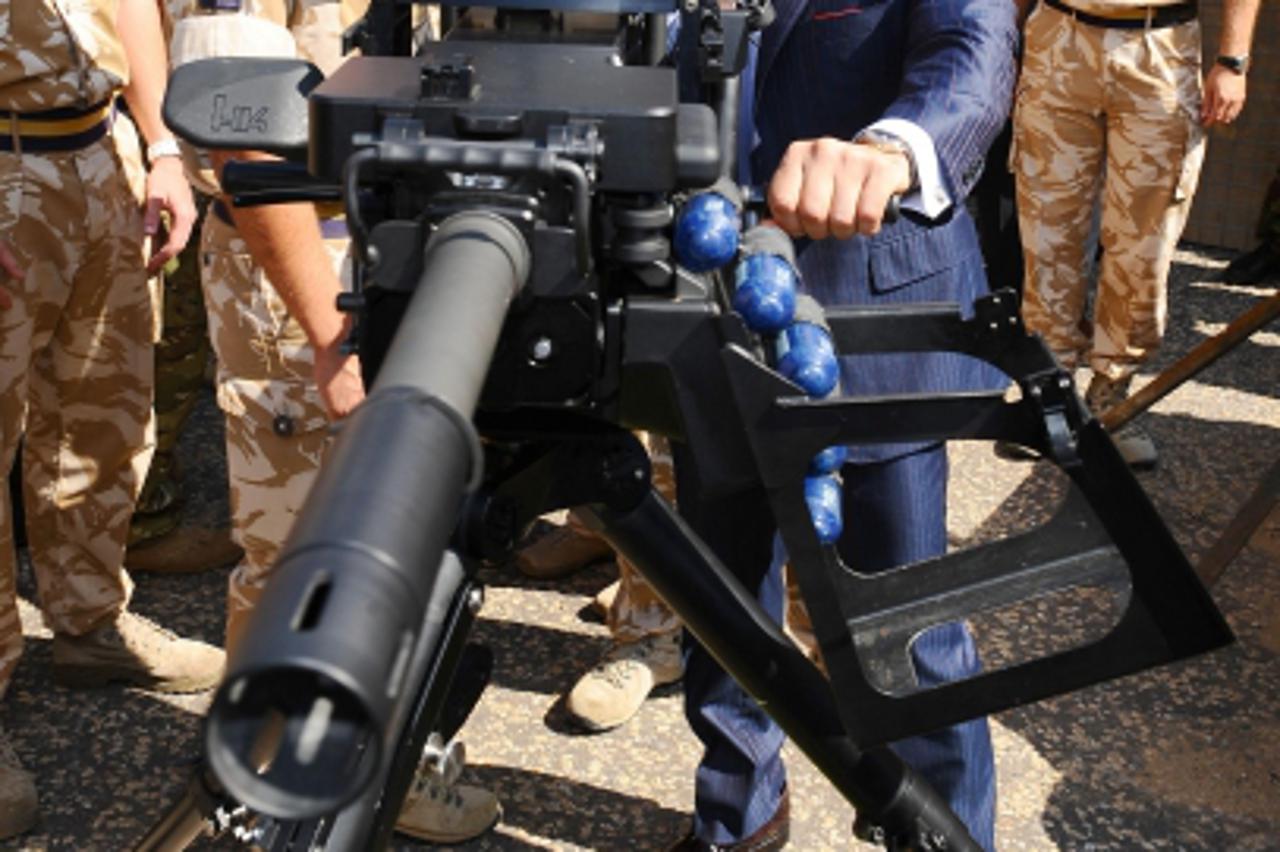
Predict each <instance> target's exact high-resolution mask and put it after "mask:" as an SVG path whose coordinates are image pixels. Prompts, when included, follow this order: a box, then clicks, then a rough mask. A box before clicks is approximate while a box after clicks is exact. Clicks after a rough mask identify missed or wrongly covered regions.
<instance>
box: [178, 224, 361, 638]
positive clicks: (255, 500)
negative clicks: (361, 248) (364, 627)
mask: <svg viewBox="0 0 1280 852" xmlns="http://www.w3.org/2000/svg"><path fill="white" fill-rule="evenodd" d="M325 245H326V247H327V248H328V250H329V252H330V256H331V257H332V259H333V262H334V265H335V268H341V265H342V263H343V259H344V257H345V256H346V251H347V240H346V239H329V240H326V242H325ZM200 264H201V280H202V282H203V285H204V296H205V306H206V310H207V313H208V321H209V338H210V340H211V341H212V343H213V350H214V354H215V355H216V356H217V359H218V378H217V398H218V406H219V407H220V408H221V409H222V411H223V413H224V414H225V415H226V436H227V478H228V480H229V483H230V491H231V523H232V535H233V537H234V538H235V540H236V543H237V544H239V545H240V546H241V547H243V548H244V559H243V561H241V563H240V564H239V565H238V566H236V568H235V569H234V570H233V571H232V572H231V576H230V578H229V580H228V590H227V591H228V594H227V648H228V650H230V649H231V646H232V644H233V643H234V641H235V638H236V636H238V635H239V632H240V630H241V629H242V627H243V624H244V616H245V615H246V614H247V613H248V612H249V611H250V610H251V609H252V608H253V606H254V604H256V603H257V601H258V599H259V597H261V595H262V589H263V588H264V586H265V585H266V582H267V578H268V576H269V575H270V572H271V569H272V567H273V566H274V565H275V561H276V557H277V555H278V554H279V552H280V547H281V546H282V545H283V544H284V540H285V538H286V537H287V536H288V534H289V530H290V529H291V528H292V527H293V522H294V520H295V519H296V518H297V516H298V512H299V510H300V509H301V508H302V503H303V501H304V500H305V499H306V496H307V492H308V491H310V490H311V483H312V482H313V481H314V479H315V476H316V473H317V471H318V470H319V469H320V463H321V461H322V460H323V458H324V454H325V451H326V449H327V448H328V446H329V444H330V432H329V428H328V418H327V417H326V415H325V410H324V405H323V404H322V402H321V400H320V393H319V391H318V390H317V389H316V387H315V379H314V378H313V377H312V363H313V352H312V349H311V345H310V343H308V342H307V337H306V334H305V333H304V332H303V331H302V328H301V326H299V325H298V323H297V321H296V320H294V319H293V317H291V316H290V315H289V312H288V310H287V309H286V308H285V305H284V302H283V301H282V300H281V298H280V295H279V294H278V293H277V292H276V290H275V288H274V287H272V286H271V282H270V281H268V280H267V278H266V275H265V274H264V273H263V271H262V269H261V268H259V267H258V266H257V265H256V264H255V263H254V262H253V259H252V258H251V257H250V256H249V253H248V249H247V247H246V246H245V244H244V241H243V240H242V239H240V237H239V235H238V234H237V233H236V231H235V229H234V228H232V227H231V226H230V225H228V224H227V223H226V222H224V221H222V219H221V218H219V217H218V216H217V215H214V214H213V213H212V212H211V213H210V214H209V215H208V216H206V217H205V223H204V228H203V229H202V231H201V238H200Z"/></svg>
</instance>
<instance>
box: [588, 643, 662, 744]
mask: <svg viewBox="0 0 1280 852" xmlns="http://www.w3.org/2000/svg"><path fill="white" fill-rule="evenodd" d="M682 677H684V660H683V658H682V657H681V655H680V631H679V630H674V631H672V632H670V633H661V634H659V635H657V636H646V637H645V638H643V639H640V640H638V641H635V642H620V643H618V644H616V645H614V646H613V647H612V648H611V649H610V650H609V652H608V653H607V654H605V655H604V658H603V659H601V660H600V662H599V663H597V664H596V667H595V668H593V669H592V670H591V671H589V672H587V673H586V674H584V675H583V676H582V677H581V678H580V679H579V680H578V682H577V683H576V684H574V687H573V689H572V690H570V691H569V694H568V695H567V696H566V697H565V709H567V710H568V711H569V713H570V714H572V716H573V717H574V719H576V720H577V721H578V722H579V723H580V724H581V725H583V726H584V727H585V728H587V729H588V730H592V731H607V730H609V729H611V728H616V727H618V726H619V725H621V724H622V723H623V722H625V721H627V720H628V719H630V718H631V717H632V716H634V715H635V714H636V713H637V712H638V711H639V710H640V706H641V705H642V704H644V700H645V699H646V698H648V697H649V693H650V692H652V691H653V689H654V688H655V687H658V686H662V685H664V684H668V683H675V682H676V681H678V680H679V679H680V678H682Z"/></svg>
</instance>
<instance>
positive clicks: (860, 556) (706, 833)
mask: <svg viewBox="0 0 1280 852" xmlns="http://www.w3.org/2000/svg"><path fill="white" fill-rule="evenodd" d="M682 467H683V468H685V469H686V471H687V469H688V468H689V467H690V466H689V465H680V463H679V456H678V455H677V465H676V470H677V475H678V476H679V475H681V474H680V471H681V468H682ZM841 475H842V478H843V480H844V519H845V532H844V535H843V537H842V538H841V541H840V543H839V545H838V549H839V550H840V554H841V557H842V558H843V559H844V561H845V563H846V564H848V565H850V566H851V567H853V568H855V569H856V570H859V571H863V572H872V571H882V570H885V569H888V568H892V567H895V566H898V565H904V564H908V563H912V562H917V561H920V560H922V559H927V558H929V557H933V556H937V555H940V554H942V553H944V552H945V550H946V480H947V458H946V451H945V449H944V448H943V447H942V446H938V447H936V448H932V449H926V450H923V451H920V452H916V453H912V454H910V455H906V456H901V457H898V458H895V459H891V460H889V461H885V462H879V463H875V464H859V465H846V466H845V468H844V469H843V471H842V472H841ZM688 479H689V477H688V476H682V478H681V480H680V484H679V485H678V486H677V489H678V492H679V494H680V506H681V511H682V512H683V513H686V516H688V519H689V520H690V522H691V524H692V525H693V527H694V528H695V529H697V530H698V531H699V533H700V534H701V535H702V536H703V537H704V538H705V539H706V540H707V543H708V544H709V545H710V546H711V547H712V548H713V549H715V550H716V552H717V554H718V555H719V556H720V558H721V559H722V560H723V561H724V562H725V563H726V564H727V565H729V566H731V567H732V568H733V570H734V571H735V573H737V575H738V578H739V579H740V580H742V581H743V583H744V584H745V585H746V586H747V587H748V588H755V589H757V591H758V594H759V600H760V603H761V605H762V606H763V607H764V608H765V610H766V611H767V612H769V614H770V615H771V616H772V617H773V618H775V619H776V620H778V621H779V622H781V620H782V612H783V608H784V605H785V595H786V590H785V587H784V584H783V581H782V570H781V567H782V563H783V561H784V554H783V553H782V551H781V548H780V547H777V548H776V549H775V547H774V546H773V539H774V536H773V534H772V523H771V521H770V520H769V517H770V516H769V513H768V508H767V506H765V505H764V499H763V496H762V495H761V494H760V492H758V491H757V492H752V493H751V494H749V495H740V496H738V497H736V498H732V499H730V500H719V499H712V500H706V501H702V500H699V499H698V497H697V496H696V495H698V493H699V492H698V483H697V482H696V481H687V480H688ZM760 530H764V531H766V532H765V534H761V532H760ZM685 645H686V653H687V657H688V660H687V665H686V670H685V681H684V694H685V715H686V717H687V718H688V720H689V724H690V726H691V727H692V728H693V731H694V733H695V734H696V735H697V736H698V738H699V739H700V740H701V741H702V744H703V746H704V749H705V751H704V754H703V758H702V762H701V764H700V765H699V767H698V772H697V778H696V791H695V799H696V801H695V814H694V830H695V832H696V833H697V835H698V836H699V837H701V838H702V839H703V840H706V841H708V842H711V843H731V842H734V841H738V840H742V839H744V838H746V837H749V836H750V835H751V834H753V833H754V832H755V831H757V830H758V829H759V828H760V827H761V826H762V825H764V823H765V822H767V821H768V820H769V818H770V817H771V816H773V814H774V812H775V811H776V810H777V808H778V805H779V804H780V801H781V797H782V794H783V791H784V790H785V788H786V770H785V768H784V767H783V765H782V758H781V749H782V742H783V739H784V737H783V733H782V730H781V729H780V728H779V727H778V726H777V725H776V724H774V722H773V720H772V719H770V718H769V717H768V715H766V714H765V713H764V711H763V710H761V709H760V708H759V706H758V705H757V704H756V703H755V701H754V700H752V699H751V698H750V697H749V696H748V695H747V694H746V693H745V692H744V691H743V690H742V688H741V687H740V686H738V684H737V682H736V681H734V680H733V678H731V677H729V675H727V674H726V673H725V672H724V670H723V669H721V668H720V666H719V664H718V663H716V662H715V660H714V659H712V657H711V656H710V655H709V654H708V653H706V651H704V650H703V649H702V647H701V646H700V645H699V644H698V643H697V642H695V641H693V640H692V638H691V637H688V636H687V635H686V643H685ZM912 651H913V657H914V660H915V664H916V671H917V674H918V676H919V678H920V680H921V682H922V684H924V685H929V684H936V683H939V682H942V681H946V680H950V679H955V678H961V677H966V676H969V675H972V674H973V673H975V672H977V671H978V670H979V668H980V663H979V660H978V654H977V649H976V648H975V646H974V643H973V639H972V637H971V636H970V635H969V633H968V631H967V630H966V629H965V627H964V626H963V625H960V624H950V625H943V626H940V627H937V628H934V629H932V630H930V631H929V632H928V633H926V634H924V635H923V636H921V637H920V638H919V639H918V640H917V641H916V642H915V644H914V646H913V649H912ZM894 749H895V750H896V751H897V752H898V754H899V755H900V756H901V757H902V758H903V759H904V760H905V761H906V762H907V763H908V764H910V765H911V766H912V767H913V768H914V769H915V770H916V771H917V772H919V773H920V774H921V775H922V776H923V777H924V779H925V780H926V781H928V782H929V783H930V784H931V785H932V786H933V787H934V788H935V789H936V790H937V791H938V792H939V793H940V794H941V795H942V796H943V797H944V798H945V799H946V800H947V801H948V802H949V803H950V805H951V807H952V809H953V810H955V811H956V813H957V814H958V815H959V816H960V818H961V819H962V820H964V822H965V824H966V825H967V826H968V827H969V831H970V833H971V834H972V835H973V836H974V839H976V840H977V841H978V842H979V843H980V844H982V846H983V847H984V848H985V849H992V848H994V833H995V830H994V823H995V764H994V759H993V756H992V751H991V736H990V732H989V729H988V727H987V722H986V720H985V719H978V720H974V721H970V722H965V723H963V724H960V725H955V726H952V727H950V728H945V729H943V730H940V731H936V732H933V733H931V734H926V735H922V736H917V737H912V738H910V739H907V740H903V741H902V742H899V743H896V744H894Z"/></svg>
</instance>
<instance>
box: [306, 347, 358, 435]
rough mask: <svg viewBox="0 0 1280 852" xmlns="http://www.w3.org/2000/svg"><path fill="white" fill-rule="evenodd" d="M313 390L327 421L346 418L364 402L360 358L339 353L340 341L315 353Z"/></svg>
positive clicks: (340, 351)
mask: <svg viewBox="0 0 1280 852" xmlns="http://www.w3.org/2000/svg"><path fill="white" fill-rule="evenodd" d="M315 353H316V360H315V367H314V370H315V379H316V387H318V388H319V389H320V399H321V401H322V402H323V403H324V408H325V412H326V413H327V414H328V415H329V419H330V420H340V419H342V418H343V417H346V416H347V415H348V414H350V413H351V412H352V411H354V410H355V408H356V406H357V405H359V404H360V403H361V402H363V401H364V379H363V378H362V377H361V375H360V359H359V358H358V357H357V356H355V355H349V354H345V353H344V352H342V350H341V348H339V342H337V341H335V342H334V344H333V345H331V346H321V347H317V348H316V350H315Z"/></svg>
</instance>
